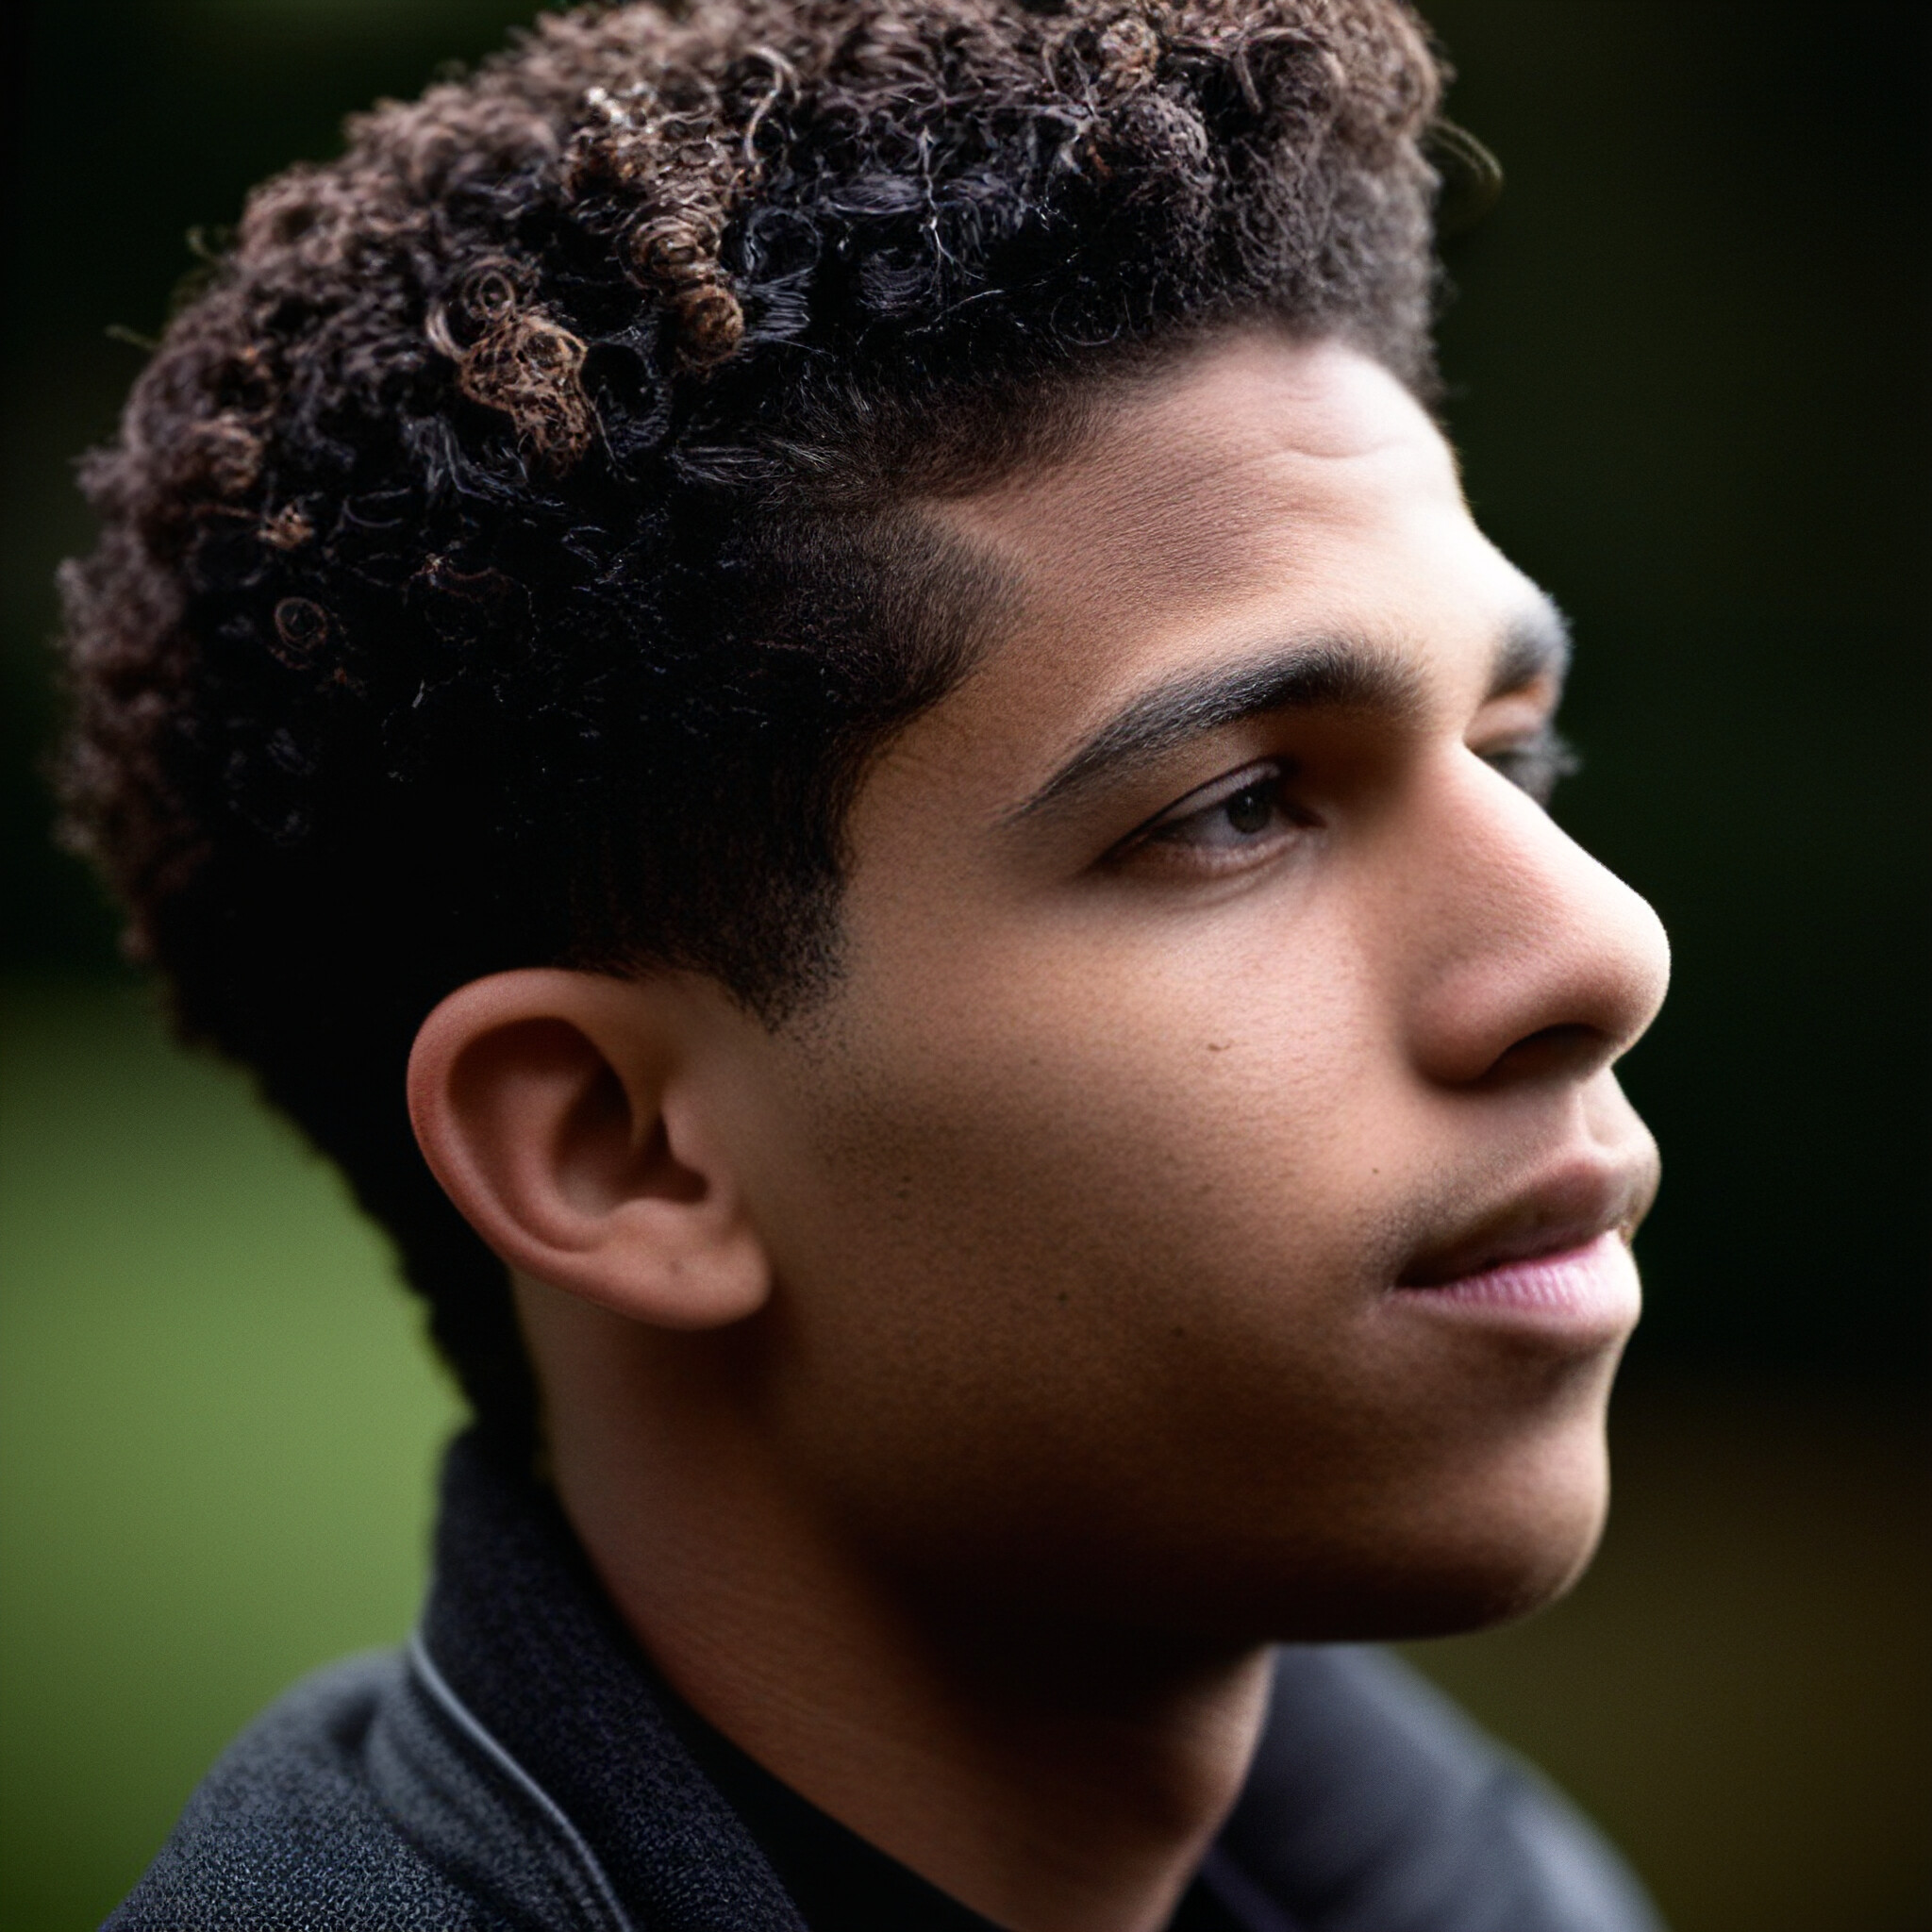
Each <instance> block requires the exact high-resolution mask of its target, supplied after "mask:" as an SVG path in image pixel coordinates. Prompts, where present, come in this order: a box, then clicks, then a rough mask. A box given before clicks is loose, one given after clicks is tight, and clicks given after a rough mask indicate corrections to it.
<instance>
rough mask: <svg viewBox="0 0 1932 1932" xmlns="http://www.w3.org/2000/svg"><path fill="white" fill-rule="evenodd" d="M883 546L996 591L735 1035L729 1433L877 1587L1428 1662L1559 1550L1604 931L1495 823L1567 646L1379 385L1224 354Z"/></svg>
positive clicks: (1582, 1438)
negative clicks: (762, 1021)
mask: <svg viewBox="0 0 1932 1932" xmlns="http://www.w3.org/2000/svg"><path fill="white" fill-rule="evenodd" d="M932 514H934V515H935V516H936V517H938V518H940V519H941V521H943V522H944V523H945V524H946V525H948V526H949V527H950V528H951V529H952V530H953V531H955V532H956V533H957V534H958V535H959V536H961V537H963V538H964V539H965V540H966V541H968V542H969V543H970V544H972V545H973V546H975V547H976V548H978V549H979V550H981V551H983V552H984V553H986V554H988V555H990V556H991V557H992V558H996V559H997V560H998V561H999V563H1000V564H1001V565H1002V566H1003V567H1004V569H1005V570H1006V572H1007V573H1008V575H1009V576H1010V577H1011V579H1012V580H1013V581H1014V583H1015V584H1016V586H1017V591H1018V594H1017V598H1016V602H1015V605H1014V608H1013V611H1012V613H1011V616H1010V620H1009V621H1008V622H1007V623H1005V624H1004V625H1002V627H1001V630H1000V633H999V635H998V637H997V638H996V640H995V641H994V642H993V643H992V644H991V646H990V648H989V649H988V650H987V652H986V654H985V655H984V657H983V658H982V659H981V660H980V661H979V663H978V664H977V665H976V667H975V668H974V671H973V672H972V673H971V675H969V676H968V677H967V678H966V679H965V680H964V681H963V682H962V683H961V684H960V685H959V686H958V688H957V689H956V690H955V691H953V692H952V693H951V694H950V695H949V696H947V697H946V698H945V699H944V700H943V701H942V702H941V703H940V704H938V705H937V706H936V707H934V708H932V709H931V710H930V711H928V712H927V713H925V714H924V716H922V717H921V718H920V719H919V720H917V721H916V722H915V723H914V724H912V725H911V726H910V727H909V728H908V729H907V730H906V731H905V732H904V733H903V734H902V735H900V736H899V737H898V738H897V739H896V740H895V741H892V742H891V745H890V746H889V748H888V749H887V750H886V752H885V753H884V754H883V755H882V757H881V758H880V760H879V762H878V763H877V764H876V766H875V767H874V770H873V772H872V773H871V774H870V775H869V777H868V779H867V781H866V783H865V785H864V787H863V789H862V791H861V792H860V795H859V797H858V801H857V804H856V807H855V808H854V812H853V815H852V818H851V821H850V824H849V851H850V873H849V884H848V888H847V891H846V894H845V898H844V900H843V905H842V913H841V935H842V941H841V961H842V970H841V976H840V978H839V980H838V982H837V984H836V986H835V987H834V988H833V990H832V991H830V992H829V994H828V995H827V996H826V997H825V998H824V1000H823V1001H822V1002H821V1003H819V1004H818V1005H817V1006H815V1007H814V1008H811V1009H810V1010H808V1012H807V1013H806V1014H805V1015H804V1016H803V1017H802V1018H800V1019H799V1020H797V1021H796V1022H794V1023H792V1024H789V1025H787V1026H784V1027H782V1028H780V1029H778V1030H776V1031H774V1032H766V1031H764V1030H763V1029H761V1028H759V1027H758V1025H757V1024H756V1023H755V1022H753V1021H751V1020H749V1019H746V1020H745V1021H744V1023H743V1029H742V1033H741V1036H740V1037H739V1039H738V1041H737V1043H736V1046H735V1047H734V1057H735V1061H736V1065H737V1069H738V1072H737V1074H736V1075H735V1076H734V1079H733V1081H732V1083H731V1085H730V1098H729V1108H730V1110H731V1113H732V1116H733V1118H732V1121H731V1130H732V1134H733V1140H734V1144H735V1146H736V1148H737V1149H738V1159H739V1162H740V1173H741V1179H742V1183H743V1186H744V1189H745V1195H746V1203H747V1208H748V1211H749V1213H750V1214H751V1216H752V1217H753V1219H754V1220H755V1221H756V1223H757V1224H758V1227H759V1229H760V1231H761V1235H762V1238H763V1240H764V1241H765V1242H766V1244H767V1247H768V1249H769V1251H770V1258H771V1263H772V1268H773V1272H774V1282H775V1285H776V1286H775V1291H774V1296H773V1299H772V1303H771V1306H770V1307H769V1308H768V1309H767V1310H766V1312H765V1315H764V1317H761V1321H762V1322H763V1324H764V1330H763V1334H762V1338H761V1340H760V1341H759V1343H758V1349H757V1350H756V1351H755V1352H754V1353H755V1355H756V1357H757V1362H758V1366H756V1367H755V1369H754V1371H753V1373H754V1374H755V1375H756V1377H757V1382H758V1388H759V1389H760V1391H762V1394H761V1398H760V1399H761V1401H762V1403H763V1408H762V1411H761V1416H760V1426H761V1428H762V1429H764V1430H765V1431H766V1432H767V1433H768V1434H769V1437H770V1439H771V1441H772V1442H773V1444H774V1446H775V1447H776V1448H777V1449H779V1450H780V1451H782V1455H783V1458H784V1462H785V1466H786V1467H787V1468H788V1469H789V1471H790V1472H791V1480H792V1481H793V1482H794V1483H795V1484H796V1485H798V1486H799V1489H800V1491H801V1494H802V1495H803V1497H804V1498H805V1500H806V1501H807V1502H808V1506H809V1507H810V1508H811V1509H812V1510H813V1511H814V1512H815V1513H817V1514H818V1515H819V1517H820V1520H822V1521H825V1522H827V1523H831V1524H837V1525H839V1527H840V1530H841V1533H842V1534H846V1535H850V1536H852V1537H855V1538H857V1539H858V1540H860V1541H861V1542H862V1543H863V1545H864V1546H865V1547H866V1548H868V1549H869V1550H870V1551H872V1552H873V1553H874V1555H875V1556H877V1557H879V1558H880V1559H882V1560H883V1561H884V1562H886V1563H888V1564H890V1565H891V1566H893V1567H894V1569H895V1571H896V1572H897V1573H898V1574H903V1575H905V1576H906V1577H908V1578H909V1579H912V1580H913V1582H914V1584H915V1586H919V1587H923V1586H927V1585H929V1586H930V1587H931V1588H933V1589H935V1590H938V1591H947V1592H964V1593H965V1594H967V1595H969V1596H972V1597H974V1598H975V1599H977V1600H979V1601H980V1602H981V1605H982V1607H990V1608H991V1609H992V1610H993V1611H995V1612H996V1611H997V1607H998V1603H999V1600H1000V1599H1001V1598H1002V1597H1003V1596H1011V1597H1012V1598H1013V1599H1014V1600H1016V1601H1017V1600H1019V1599H1021V1598H1024V1601H1025V1602H1026V1603H1027V1604H1028V1605H1030V1606H1033V1607H1039V1606H1041V1605H1045V1606H1047V1607H1050V1608H1051V1607H1063V1608H1064V1609H1065V1611H1066V1612H1067V1614H1068V1615H1069V1616H1070V1617H1080V1616H1083V1615H1086V1614H1089V1613H1091V1612H1092V1611H1093V1610H1094V1609H1095V1608H1096V1607H1100V1606H1102V1605H1104V1606H1105V1607H1106V1611H1107V1615H1108V1618H1109V1619H1111V1620H1113V1621H1116V1622H1117V1621H1118V1620H1119V1619H1120V1618H1122V1617H1123V1616H1125V1617H1127V1618H1128V1619H1130V1620H1132V1621H1135V1622H1137V1623H1139V1624H1142V1625H1143V1626H1144V1627H1146V1628H1147V1629H1149V1630H1160V1629H1164V1630H1172V1631H1174V1632H1176V1633H1182V1632H1185V1633H1190V1634H1191V1635H1192V1636H1194V1637H1208V1638H1212V1639H1214V1640H1216V1641H1220V1640H1223V1639H1225V1640H1227V1641H1253V1640H1256V1639H1260V1638H1296V1637H1300V1638H1320V1637H1326V1636H1349V1637H1362V1636H1374V1635H1391V1634H1422V1633H1427V1632H1434V1631H1446V1630H1451V1629H1455V1628H1459V1627H1468V1626H1471V1625H1474V1624H1479V1623H1483V1622H1486V1621H1489V1620H1491V1619H1494V1618H1496V1617H1498V1616H1502V1615H1507V1614H1508V1613H1511V1612H1513V1611H1516V1610H1520V1609H1524V1608H1527V1607H1532V1606H1533V1605H1534V1604H1536V1603H1537V1602H1539V1601H1541V1600H1543V1599H1544V1598H1546V1597H1547V1596H1548V1595H1549V1594H1551V1593H1552V1592H1554V1591H1557V1590H1558V1589H1560V1588H1561V1587H1562V1586H1563V1585H1564V1584H1565V1583H1566V1582H1568V1581H1569V1580H1570V1579H1571V1578H1572V1577H1573V1576H1574V1574H1575V1573H1576V1571H1577V1570H1578V1568H1579V1567H1580V1565H1581V1564H1582V1563H1583V1562H1584V1561H1585V1560H1586V1558H1587V1557H1588V1555H1589V1553H1590V1551H1591V1547H1592V1545H1593V1543H1594V1541H1595V1538H1596V1535H1597V1532H1598V1529H1599V1526H1600V1524H1601V1521H1602V1516H1603V1511H1604V1507H1605V1502H1606V1469H1605V1458H1604V1446H1603V1419H1604V1409H1605V1404H1606V1400H1607V1392H1608V1388H1609V1383H1610V1379H1611V1375H1612V1373H1613V1371H1614V1368H1615V1364H1616V1360H1617V1357H1618V1354H1619V1352H1620V1350H1621V1348H1622V1346H1623V1344H1624V1341H1625V1339H1626V1337H1627V1335H1628V1332H1629V1330H1630V1327H1631V1324H1633V1322H1634V1321H1635V1319H1636V1315H1637V1307H1638V1296H1637V1287H1636V1276H1635V1273H1634V1270H1633V1268H1632V1265H1631V1262H1630V1259H1629V1255H1628V1248H1627V1238H1628V1236H1629V1234H1630V1233H1631V1231H1632V1230H1633V1228H1634V1227H1635V1225H1636V1224H1637V1222H1638V1221H1639V1220H1640V1219H1641V1215H1642V1214H1643V1212H1644V1210H1645V1208H1646V1207H1647V1205H1648V1203H1649V1200H1650V1197H1651V1195H1652V1192H1653V1191H1654V1187H1655V1177H1656V1156H1655V1152H1654V1148H1653V1145H1652V1142H1651V1140H1650V1138H1649V1136H1648V1134H1647V1133H1646V1131H1645V1129H1644V1128H1643V1126H1642V1124H1641V1122H1640V1121H1639V1120H1638V1119H1637V1117H1636V1115H1635V1113H1634V1112H1633V1111H1632V1109H1631V1108H1630V1107H1629V1105H1628V1104H1627V1103H1626V1101H1625V1100H1624V1096H1623V1093H1622V1092H1621V1091H1620V1089H1619V1087H1618V1084H1617V1081H1616V1078H1615V1075H1614V1074H1613V1073H1612V1071H1611V1068H1612V1063H1613V1062H1614V1060H1615V1059H1616V1058H1617V1057H1618V1056H1619V1055H1620V1054H1621V1053H1622V1052H1624V1049H1626V1048H1627V1047H1628V1046H1629V1045H1630V1044H1631V1042H1632V1041H1635V1040H1636V1039H1637V1037H1638V1036H1639V1035H1640V1034H1641V1032H1642V1031H1643V1029H1644V1028H1645V1026H1646V1025H1647V1024H1649V1022H1650V1020H1651V1018H1652V1017H1653V1015H1654V1014H1655V1012H1656V1010H1657V1006H1658V1004H1659V1002H1660V1000H1661V998H1662V995H1663V991H1664V985H1665V978H1666V973H1667V956H1666V949H1665V942H1664V939H1663V935H1662V932H1661V930H1660V928H1659V926H1658V924H1657V919H1656V918H1655V916H1654V915H1653V914H1652V912H1651V911H1650V909H1649V908H1648V907H1647V906H1646V905H1645V904H1644V903H1643V902H1642V901H1641V899H1639V898H1638V897H1637V896H1636V895H1635V894H1634V893H1633V892H1631V891H1629V890H1628V889H1626V888H1625V887H1624V885H1622V884H1621V883H1619V881H1618V880H1617V879H1615V878H1614V877H1612V876H1611V875H1610V874H1608V873H1607V872H1606V871H1605V870H1604V869H1603V868H1602V867H1601V866H1599V865H1598V864H1597V863H1596V862H1595V861H1594V860H1592V859H1591V858H1589V857H1588V856H1587V855H1586V854H1585V853H1584V852H1582V851H1581V850H1580V849H1579V848H1578V847H1577V846H1576V845H1575V844H1574V843H1573V842H1572V841H1571V840H1570V839H1569V838H1567V837H1566V836H1565V835H1564V833H1563V832H1561V831H1560V830H1559V829H1558V828H1557V825H1556V824H1554V823H1553V822H1552V821H1551V819H1550V818H1549V817H1548V816H1547V814H1546V813H1545V811H1544V809H1543V807H1542V805H1541V802H1540V800H1539V797H1538V795H1537V793H1538V792H1539V791H1540V790H1541V789H1542V785H1543V781H1544V780H1545V779H1546V778H1547V776H1548V775H1549V774H1550V772H1551V770H1552V767H1553V765H1554V763H1555V760H1556V756H1557V755H1556V749H1555V745H1554V742H1553V740H1552V737H1551V732H1550V724H1551V716H1552V712H1553V710H1554V708H1555V706H1556V703H1557V696H1558V688H1559V684H1560V678H1561V673H1562V668H1563V659H1564V644H1563V639H1562V633H1561V628H1560V625H1559V622H1558V620H1557V617H1556V615H1555V613H1554V611H1553V610H1552V608H1550V606H1549V604H1548V602H1547V600H1546V599H1545V598H1544V597H1543V596H1542V595H1541V593H1540V592H1539V591H1538V590H1537V589H1536V588H1535V587H1534V586H1533V585H1532V584H1530V583H1529V582H1528V581H1527V580H1526V579H1525V578H1524V576H1523V575H1521V574H1520V573H1519V572H1518V571H1517V570H1516V569H1515V568H1514V567H1512V566H1511V565H1510V564H1509V563H1508V562H1507V560H1506V559H1505V558H1503V557H1502V556H1500V555H1499V554H1498V553H1497V551H1496V550H1495V549H1494V548H1493V547H1492V546H1491V544H1490V543H1489V542H1488V541H1487V540H1486V539H1485V538H1484V537H1483V536H1482V535H1481V533H1480V532H1479V531H1478V530H1477V528H1476V526H1475V525H1474V522H1473V521H1472V519H1471V516H1470V514H1469V511H1468V509H1467V508H1466V507H1465V505H1464V503H1463V500H1462V495H1461V491H1460V488H1459V485H1458V481H1457V473H1456V468H1455V464H1454V461H1453V458H1452V457H1451V455H1450V453H1449V451H1448V449H1447V447H1446V445H1445V444H1444V442H1443V440H1442V438H1441V434H1440V433H1439V431H1438V430H1437V428H1436V427H1435V425H1433V423H1432V422H1431V421H1430V419H1429V418H1428V416H1427V414H1426V413H1425V412H1424V410H1423V409H1422V408H1420V407H1419V406H1418V405H1417V404H1416V402H1415V401H1414V400H1413V399H1412V398H1411V397H1410V396H1409V394H1408V393H1407V391H1405V390H1404V389H1403V388H1402V387H1401V386H1400V385H1399V384H1398V383H1397V382H1396V381H1395V380H1394V378H1393V377H1391V375H1388V374H1387V373H1386V372H1385V371H1383V370H1382V369H1381V368H1380V367H1379V366H1378V365H1377V364H1375V363H1374V362H1373V361H1371V360H1369V359H1368V358H1365V357H1364V356H1361V355H1359V354H1357V353H1356V352H1354V351H1352V350H1350V349H1348V348H1346V347H1344V346H1341V345H1340V344H1337V343H1333V342H1317V343H1296V342H1293V341H1287V340H1285V339H1282V338H1279V337H1277V336H1274V335H1272V334H1268V333H1265V332H1260V331H1244V332H1241V333H1238V334H1234V335H1230V336H1225V337H1223V338H1220V339H1218V340H1216V341H1212V342H1210V343H1208V344H1207V345H1204V346H1201V347H1197V348H1195V349H1194V350H1192V351H1191V352H1189V353H1188V354H1187V355H1186V357H1184V358H1181V359H1179V360H1177V361H1174V362H1172V363H1170V364H1169V365H1168V366H1167V367H1166V368H1165V369H1163V370H1162V371H1161V372H1160V373H1159V374H1158V375H1155V376H1153V377H1151V378H1150V379H1148V380H1146V381H1145V382H1143V383H1142V384H1141V386H1140V387H1139V388H1138V389H1136V390H1135V391H1133V392H1132V393H1131V394H1130V395H1129V397H1128V398H1127V399H1126V400H1125V401H1124V402H1123V403H1121V404H1120V405H1119V406H1118V407H1117V408H1114V409H1113V411H1112V412H1111V413H1110V414H1109V415H1108V417H1107V419H1106V421H1105V424H1104V425H1103V426H1102V427H1101V428H1100V430H1099V431H1098V433H1097V434H1096V435H1095V436H1094V437H1093V438H1092V439H1091V441H1088V442H1087V443H1085V444H1084V445H1083V446H1082V448H1081V450H1080V452H1079V454H1078V455H1077V456H1076V457H1074V458H1070V459H1068V460H1066V461H1064V462H1062V463H1060V464H1059V465H1058V466H1057V467H1053V468H1050V469H1048V470H1045V471H1043V472H1040V473H1035V474H1029V475H1025V476H1023V477H1021V478H1018V479H1016V480H1013V481H1010V482H1008V483H1004V484H1002V485H999V486H998V487H995V488H992V489H991V490H989V491H985V492H983V493H981V494H979V495H976V496H974V497H971V498H969V499H966V500H961V501H952V502H948V503H944V504H941V505H939V506H936V507H935V508H933V510H932Z"/></svg>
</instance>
